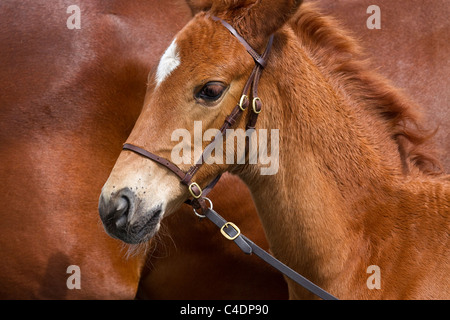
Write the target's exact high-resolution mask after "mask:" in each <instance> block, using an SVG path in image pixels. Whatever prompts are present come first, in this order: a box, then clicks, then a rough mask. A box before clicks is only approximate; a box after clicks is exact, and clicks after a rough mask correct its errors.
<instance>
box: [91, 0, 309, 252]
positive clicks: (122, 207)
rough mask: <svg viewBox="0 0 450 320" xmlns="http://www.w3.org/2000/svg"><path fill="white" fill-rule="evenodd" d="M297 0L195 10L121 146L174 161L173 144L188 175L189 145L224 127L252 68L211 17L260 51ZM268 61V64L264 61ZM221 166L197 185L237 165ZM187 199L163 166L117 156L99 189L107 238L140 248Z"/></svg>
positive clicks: (206, 169)
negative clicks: (231, 29) (192, 17)
mask: <svg viewBox="0 0 450 320" xmlns="http://www.w3.org/2000/svg"><path fill="white" fill-rule="evenodd" d="M300 3H301V1H292V0H291V1H276V2H274V1H250V0H247V1H217V3H216V2H213V3H211V8H210V11H209V12H207V13H204V12H202V13H199V14H198V15H197V16H196V17H195V18H194V19H193V20H192V21H191V22H190V23H189V24H188V25H187V26H186V27H185V28H184V29H183V30H182V31H180V32H179V34H178V35H177V36H176V38H175V39H174V40H173V42H172V44H171V45H170V46H169V48H168V49H167V50H166V52H165V53H164V55H163V56H162V58H161V61H160V64H159V66H158V68H157V70H156V74H155V75H154V76H153V75H151V76H150V77H149V84H148V91H147V96H146V100H145V104H144V108H143V111H142V113H141V115H140V117H139V119H138V121H137V123H136V125H135V128H134V129H133V131H132V133H131V135H130V137H129V138H128V140H127V142H128V143H132V144H133V145H136V146H139V147H141V148H143V149H145V150H148V151H150V152H152V153H153V154H156V155H158V156H161V157H163V158H165V159H168V160H170V161H172V162H176V161H174V150H178V149H176V148H177V147H181V149H183V150H184V151H186V150H189V151H190V152H188V153H186V154H183V155H182V158H183V160H184V161H183V162H184V163H179V162H178V163H176V164H177V165H178V166H179V168H180V169H182V170H185V171H186V170H188V169H189V167H190V166H191V165H193V164H195V162H196V161H197V160H198V157H199V153H198V152H197V151H196V150H194V145H197V146H201V149H204V148H205V147H206V146H207V144H208V143H209V141H207V140H210V139H211V136H209V138H206V135H205V137H204V136H203V135H204V133H205V131H207V130H208V129H212V128H215V129H219V128H220V127H221V126H222V124H223V123H224V120H225V118H226V116H227V115H229V114H230V112H231V111H232V110H233V108H234V107H235V106H236V104H237V103H239V101H240V99H241V93H242V90H243V87H244V85H245V83H246V81H247V79H248V78H249V76H250V73H251V72H252V69H253V67H254V66H255V61H254V60H253V58H252V57H251V56H250V55H249V53H248V52H247V51H246V49H245V48H244V46H243V45H242V44H241V43H240V42H239V41H238V40H237V39H236V37H234V36H232V35H231V34H230V32H229V31H228V30H227V29H226V28H225V27H224V26H223V25H222V24H221V23H220V22H219V21H215V20H213V19H212V15H214V16H218V17H219V18H221V19H223V20H225V21H227V22H228V23H230V24H231V25H232V26H233V27H235V28H236V30H237V31H238V32H239V33H240V34H241V35H242V37H243V38H245V39H246V40H247V41H248V43H249V44H250V45H251V46H252V47H253V48H254V49H255V50H257V51H258V52H259V53H260V54H261V53H262V52H263V51H264V48H265V46H266V44H267V41H268V39H269V37H270V35H271V34H273V33H274V32H276V31H277V30H278V29H279V28H280V27H281V26H283V24H284V23H285V22H286V21H287V20H288V19H289V17H290V16H291V15H292V14H293V13H295V11H296V9H297V8H298V6H299V5H300ZM268 60H269V64H270V56H269V59H268ZM266 73H269V74H270V65H269V66H267V68H266V70H265V71H264V72H263V74H262V80H261V81H264V76H265V74H266ZM249 109H250V108H249ZM248 113H249V110H246V111H245V112H243V114H242V116H241V117H240V118H239V119H238V121H237V122H236V123H235V124H234V125H233V129H237V128H240V129H242V130H245V128H246V124H247V121H248V116H249V115H248ZM195 121H201V123H199V122H197V128H200V129H194V127H195V126H194V122H195ZM206 133H207V132H206ZM180 138H183V139H182V140H181V142H180ZM194 138H195V139H196V140H197V141H194ZM205 139H206V141H204V140H205ZM172 140H174V141H172ZM224 140H225V139H224ZM223 143H224V148H225V141H224V142H223ZM176 153H177V152H175V156H177V154H176ZM178 155H179V154H178ZM224 157H225V153H224ZM222 162H223V163H222V164H220V163H215V164H208V165H204V166H202V167H201V169H200V170H199V171H198V173H196V175H195V182H197V183H198V184H199V185H200V186H201V187H202V188H203V187H204V186H205V185H207V184H208V183H209V182H211V180H213V179H214V178H215V177H216V176H217V175H218V174H220V173H222V172H224V171H227V170H232V169H233V168H234V167H235V166H236V165H235V164H232V163H231V164H230V163H228V164H227V163H226V162H227V161H225V159H224V161H222ZM189 196H190V193H189V190H188V188H187V187H186V186H185V185H182V184H180V179H179V178H178V177H177V176H176V175H175V174H173V173H172V172H170V171H169V170H168V169H167V168H165V167H164V166H162V165H160V164H158V163H156V162H153V161H150V160H148V159H146V158H143V157H141V156H139V155H137V154H135V153H132V152H130V151H123V152H122V153H121V155H120V157H119V159H118V160H117V163H116V165H115V167H114V169H113V171H112V173H111V175H110V177H109V179H108V181H107V182H106V184H105V186H104V187H103V190H102V195H101V198H100V204H99V210H100V215H101V218H102V220H103V223H104V225H105V228H106V230H107V231H108V233H109V234H111V235H112V236H115V237H117V238H119V239H121V240H123V241H125V242H129V243H138V242H142V241H145V240H147V239H149V238H151V237H152V236H153V235H154V234H155V233H156V232H157V231H158V229H159V225H160V221H161V219H162V218H163V216H166V215H168V214H170V213H171V212H173V211H174V210H175V209H176V208H178V207H179V206H180V205H181V204H182V203H183V202H184V201H185V200H186V199H187V198H188V197H189Z"/></svg>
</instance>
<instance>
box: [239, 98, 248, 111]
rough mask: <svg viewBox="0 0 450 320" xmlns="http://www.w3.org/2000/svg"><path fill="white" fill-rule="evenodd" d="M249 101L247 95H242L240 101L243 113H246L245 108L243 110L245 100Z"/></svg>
mask: <svg viewBox="0 0 450 320" xmlns="http://www.w3.org/2000/svg"><path fill="white" fill-rule="evenodd" d="M245 99H248V96H246V95H245V94H243V95H242V97H241V100H240V101H239V108H240V109H241V110H242V111H245V108H243V107H242V106H243V105H244V100H245Z"/></svg>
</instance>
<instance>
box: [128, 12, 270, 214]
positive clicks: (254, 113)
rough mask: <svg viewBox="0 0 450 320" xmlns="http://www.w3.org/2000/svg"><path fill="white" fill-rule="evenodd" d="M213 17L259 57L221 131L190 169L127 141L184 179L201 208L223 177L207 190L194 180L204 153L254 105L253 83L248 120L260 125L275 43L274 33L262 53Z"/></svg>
mask: <svg viewBox="0 0 450 320" xmlns="http://www.w3.org/2000/svg"><path fill="white" fill-rule="evenodd" d="M211 18H212V19H213V20H214V21H220V22H221V23H222V25H223V26H224V27H225V28H227V29H228V30H229V31H230V32H231V34H232V35H233V36H235V37H236V39H238V40H239V42H240V43H241V44H242V45H243V46H244V47H245V49H246V50H247V52H248V53H249V54H250V55H251V56H252V58H253V59H254V60H255V67H254V68H253V71H252V73H251V74H250V77H249V78H248V80H247V83H246V84H245V86H244V89H243V90H242V94H241V98H240V100H239V103H238V104H237V105H236V106H235V107H234V109H233V111H232V112H231V113H230V114H229V115H228V116H227V117H226V118H225V121H224V123H223V125H222V127H221V128H220V132H219V133H218V134H217V135H216V136H215V137H214V138H213V140H212V142H211V143H210V144H208V146H207V147H206V148H205V150H204V151H203V153H202V156H201V157H200V159H199V160H198V161H197V163H196V164H195V165H193V166H191V167H190V168H189V170H188V171H187V172H184V171H183V170H181V169H180V168H179V167H178V166H177V165H175V164H174V163H172V162H171V161H169V160H167V159H165V158H163V157H160V156H157V155H155V154H153V153H151V152H149V151H146V150H144V149H142V148H140V147H137V146H134V145H132V144H129V143H125V144H124V145H123V149H124V150H129V151H133V152H135V153H137V154H139V155H141V156H143V157H145V158H148V159H150V160H153V161H155V162H157V163H159V164H161V165H163V166H164V167H166V168H167V169H169V170H170V171H172V172H173V173H175V174H176V175H177V176H178V177H179V178H180V180H181V183H182V184H184V185H186V186H187V187H188V189H189V192H190V194H191V196H192V197H193V198H194V199H193V200H188V201H186V203H188V204H190V205H192V206H193V207H194V208H197V209H199V208H201V209H202V210H203V209H205V208H206V206H205V201H204V200H203V198H202V195H203V196H205V195H206V194H207V193H208V192H209V191H211V189H212V188H213V187H214V186H215V184H216V183H217V182H218V181H219V179H220V175H219V176H217V177H216V178H215V179H214V180H213V181H212V182H211V183H210V184H209V185H208V186H207V187H206V188H205V189H204V190H202V189H201V188H200V186H199V185H198V183H196V182H193V181H192V178H193V177H194V175H195V174H196V173H197V171H198V170H199V169H200V167H201V166H202V165H203V163H204V161H203V158H204V154H205V153H206V152H207V151H209V149H211V148H213V147H214V144H215V142H216V141H217V140H219V141H221V140H220V139H217V138H218V137H219V136H223V135H225V133H226V130H227V129H229V128H230V127H232V126H233V125H234V124H235V123H236V121H237V120H238V119H239V118H240V116H241V115H242V113H243V112H244V111H245V110H246V109H247V108H248V107H249V105H250V99H249V96H248V93H249V91H250V87H251V88H252V93H251V94H252V98H253V100H252V110H251V114H250V118H249V121H248V123H247V127H246V129H247V130H248V129H254V128H255V125H256V121H257V120H258V115H259V113H260V112H261V109H262V102H261V99H260V98H259V97H258V83H259V79H260V77H261V73H262V70H263V69H264V67H265V66H266V64H267V58H268V56H269V53H270V49H271V47H272V43H273V35H271V36H270V39H269V42H268V44H267V47H266V49H265V51H264V53H263V54H262V55H259V54H258V53H257V52H256V51H255V50H254V49H253V48H252V47H251V46H250V45H249V44H248V43H247V41H245V39H244V38H242V37H241V36H240V35H239V33H238V32H237V31H236V29H234V28H233V27H232V26H231V25H230V24H229V23H227V22H226V21H224V20H222V19H220V18H217V17H215V16H211Z"/></svg>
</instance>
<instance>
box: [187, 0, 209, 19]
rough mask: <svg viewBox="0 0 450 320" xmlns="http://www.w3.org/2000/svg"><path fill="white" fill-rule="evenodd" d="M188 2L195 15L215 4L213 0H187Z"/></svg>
mask: <svg viewBox="0 0 450 320" xmlns="http://www.w3.org/2000/svg"><path fill="white" fill-rule="evenodd" d="M186 2H187V4H188V6H189V7H190V8H191V10H192V14H193V15H195V14H197V13H199V12H201V11H207V10H209V9H211V7H212V5H213V0H187V1H186Z"/></svg>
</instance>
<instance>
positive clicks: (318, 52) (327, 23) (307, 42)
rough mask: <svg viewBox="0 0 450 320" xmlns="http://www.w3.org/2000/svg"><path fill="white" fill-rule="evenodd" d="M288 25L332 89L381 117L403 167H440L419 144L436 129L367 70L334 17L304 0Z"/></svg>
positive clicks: (436, 171)
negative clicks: (325, 75)
mask: <svg viewBox="0 0 450 320" xmlns="http://www.w3.org/2000/svg"><path fill="white" fill-rule="evenodd" d="M290 25H291V27H292V29H293V30H294V32H295V33H296V35H297V37H298V38H299V40H300V42H301V44H302V46H303V47H305V48H307V49H308V51H309V54H310V55H311V58H312V59H313V60H314V61H315V62H316V63H317V65H318V67H319V68H320V69H321V70H322V71H323V72H324V74H327V75H328V76H329V78H330V81H331V82H332V85H333V86H334V87H335V89H336V90H339V91H341V92H342V93H343V94H344V96H347V97H350V98H351V99H352V100H353V101H355V102H357V103H358V105H363V106H365V107H366V108H367V109H368V111H369V112H370V113H372V114H375V116H377V117H379V118H381V119H382V120H383V121H384V122H385V123H386V125H387V126H388V130H389V132H391V138H392V139H393V140H394V141H395V142H396V143H397V145H398V151H399V153H400V157H401V159H402V163H403V167H404V172H405V173H408V172H410V171H411V169H412V168H414V167H416V168H418V169H419V170H420V171H421V172H423V173H425V174H432V175H437V174H441V173H442V171H443V170H442V166H441V164H440V162H439V160H438V159H437V158H436V157H435V154H437V152H436V151H435V150H433V148H432V147H431V145H430V143H428V144H425V142H429V140H430V138H431V137H432V136H433V135H434V134H435V132H436V131H437V130H434V131H429V130H425V129H424V128H423V127H422V125H421V123H420V122H421V119H420V116H421V115H420V113H419V111H418V110H419V108H418V106H417V105H416V104H415V103H413V102H412V101H411V100H409V99H408V98H406V96H404V95H403V94H402V93H401V91H400V90H399V89H397V88H394V87H393V86H392V85H390V83H389V82H388V81H387V80H386V79H385V78H383V77H382V76H381V75H379V74H378V73H376V72H374V71H372V70H373V68H371V67H370V62H369V60H368V59H364V58H363V54H364V53H363V50H362V49H361V48H360V47H359V45H358V44H357V42H356V40H355V39H354V38H353V37H352V36H350V34H349V33H348V32H347V31H345V30H344V29H343V28H342V27H341V26H340V25H339V23H338V22H337V21H336V20H335V19H333V18H332V17H329V16H326V15H324V14H322V13H321V12H320V11H319V10H318V9H317V8H316V7H315V6H314V5H312V4H311V3H304V4H303V5H302V6H301V7H300V10H298V12H297V13H296V15H295V16H294V17H293V18H292V19H291V20H290ZM371 69H372V70H371Z"/></svg>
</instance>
